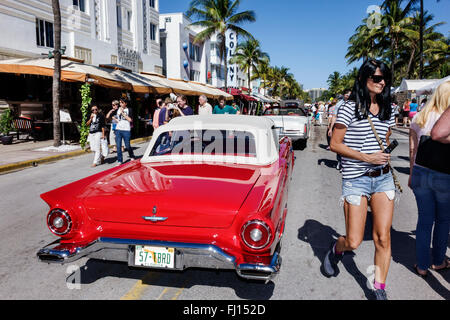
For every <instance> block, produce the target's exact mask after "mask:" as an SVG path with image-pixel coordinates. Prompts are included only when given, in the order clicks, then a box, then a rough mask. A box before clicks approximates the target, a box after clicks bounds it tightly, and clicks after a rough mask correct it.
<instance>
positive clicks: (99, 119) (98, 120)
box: [86, 106, 106, 167]
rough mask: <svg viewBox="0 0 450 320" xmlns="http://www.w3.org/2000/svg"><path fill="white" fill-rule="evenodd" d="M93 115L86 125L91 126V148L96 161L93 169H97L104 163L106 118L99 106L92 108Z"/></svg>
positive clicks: (89, 138)
mask: <svg viewBox="0 0 450 320" xmlns="http://www.w3.org/2000/svg"><path fill="white" fill-rule="evenodd" d="M91 111H92V113H91V116H90V118H89V120H88V121H87V123H86V125H87V126H89V136H88V141H89V146H90V147H91V150H92V151H93V152H94V161H93V163H92V165H91V167H96V166H98V165H100V164H101V163H103V160H104V159H103V157H102V148H101V144H102V140H104V139H106V135H105V126H106V124H105V117H104V116H103V114H102V113H101V112H100V110H99V108H98V107H97V106H92V109H91Z"/></svg>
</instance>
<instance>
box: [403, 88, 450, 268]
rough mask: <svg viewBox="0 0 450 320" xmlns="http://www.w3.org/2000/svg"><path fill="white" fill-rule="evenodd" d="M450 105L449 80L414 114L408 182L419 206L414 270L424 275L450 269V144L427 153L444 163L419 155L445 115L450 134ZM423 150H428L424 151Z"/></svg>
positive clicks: (442, 144) (439, 143)
mask: <svg viewBox="0 0 450 320" xmlns="http://www.w3.org/2000/svg"><path fill="white" fill-rule="evenodd" d="M449 106H450V82H445V83H443V84H441V85H440V86H439V87H438V88H437V89H436V92H435V93H434V94H433V96H432V98H431V99H430V102H429V103H427V105H426V106H425V108H424V109H423V110H422V111H421V112H420V113H419V114H418V115H417V116H415V117H414V119H413V120H412V123H411V130H410V138H409V141H410V147H409V148H410V179H409V183H408V185H409V186H410V188H411V189H412V190H413V192H414V195H415V197H416V202H417V209H418V220H417V228H416V261H417V264H416V265H414V269H415V271H416V273H417V274H419V275H420V276H422V277H426V276H427V273H428V269H429V268H430V267H431V268H432V269H434V270H437V271H441V270H448V269H449V268H450V261H449V259H448V258H446V256H445V253H446V251H447V242H448V234H449V231H450V210H449V208H450V145H449V144H444V143H441V142H433V143H435V145H434V146H435V147H432V148H436V149H435V150H433V149H430V150H426V151H427V155H426V156H427V157H430V158H435V159H439V160H438V161H439V162H441V163H442V165H441V166H435V165H432V166H430V165H426V164H425V163H423V160H422V159H423V156H424V155H421V157H422V159H420V161H419V157H418V150H419V144H420V143H421V141H425V140H422V137H424V138H427V137H426V136H429V135H430V132H433V130H434V127H435V126H436V125H439V124H440V123H441V122H439V123H438V121H440V120H441V118H442V120H447V121H443V122H442V123H445V122H446V126H447V128H448V131H447V138H448V135H449V134H450V117H449V116H450V108H449ZM444 116H445V117H447V119H444V118H443V117H444ZM438 129H439V128H438ZM435 133H436V132H435ZM444 135H445V134H444ZM443 142H447V143H450V141H448V140H447V141H445V140H444V141H443ZM422 143H423V142H422ZM436 144H437V145H436ZM439 145H440V146H439ZM445 150H446V151H445ZM420 152H424V151H423V150H421V151H420ZM416 161H417V162H419V163H420V164H418V163H416ZM433 164H434V163H433ZM425 165H426V167H425ZM445 168H446V169H445ZM433 225H434V228H433ZM431 243H432V244H433V245H432V249H430V244H431ZM430 253H431V254H430Z"/></svg>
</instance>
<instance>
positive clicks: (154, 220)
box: [142, 216, 169, 222]
mask: <svg viewBox="0 0 450 320" xmlns="http://www.w3.org/2000/svg"><path fill="white" fill-rule="evenodd" d="M142 219H144V220H145V221H151V222H161V221H166V220H167V219H169V218H168V217H156V216H151V217H142Z"/></svg>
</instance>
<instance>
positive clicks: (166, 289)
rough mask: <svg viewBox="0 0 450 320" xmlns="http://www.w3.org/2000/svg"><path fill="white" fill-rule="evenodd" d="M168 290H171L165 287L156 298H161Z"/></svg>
mask: <svg viewBox="0 0 450 320" xmlns="http://www.w3.org/2000/svg"><path fill="white" fill-rule="evenodd" d="M167 291H169V288H165V289H164V290H163V292H161V294H160V295H159V297H158V298H157V299H156V300H161V298H162V297H163V296H164V295H165V294H166V293H167Z"/></svg>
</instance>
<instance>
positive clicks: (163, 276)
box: [66, 259, 275, 300]
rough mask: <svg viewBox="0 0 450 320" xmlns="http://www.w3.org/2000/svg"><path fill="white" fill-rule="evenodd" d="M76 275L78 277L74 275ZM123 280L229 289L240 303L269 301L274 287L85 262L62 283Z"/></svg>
mask: <svg viewBox="0 0 450 320" xmlns="http://www.w3.org/2000/svg"><path fill="white" fill-rule="evenodd" d="M76 272H78V273H79V274H75V273H76ZM108 277H113V278H126V279H135V280H136V281H139V280H141V281H142V283H143V284H145V285H148V286H159V287H168V288H178V289H181V288H192V287H194V286H206V287H224V288H232V289H233V290H234V291H235V293H236V295H237V296H238V297H239V298H241V299H248V300H269V299H270V298H271V297H272V295H273V292H274V289H275V284H274V283H273V282H269V283H267V284H265V283H264V282H262V281H251V280H245V279H241V278H239V276H238V275H237V274H236V272H235V271H233V270H220V271H215V270H210V269H194V268H192V269H187V270H185V271H165V270H157V269H152V270H150V269H138V268H129V267H128V264H126V263H121V262H111V261H102V260H95V259H89V260H88V261H87V262H86V264H85V265H84V266H82V267H81V268H80V269H79V270H77V271H75V272H74V273H72V274H71V275H69V276H68V277H67V279H66V282H68V283H73V281H74V279H78V281H79V282H80V284H92V283H95V282H96V281H98V280H100V279H103V278H108Z"/></svg>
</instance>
